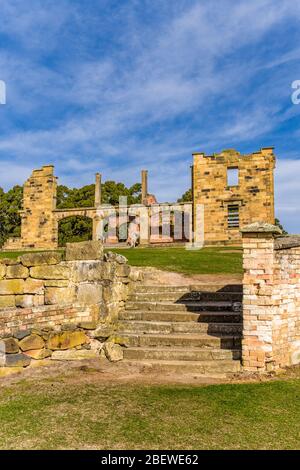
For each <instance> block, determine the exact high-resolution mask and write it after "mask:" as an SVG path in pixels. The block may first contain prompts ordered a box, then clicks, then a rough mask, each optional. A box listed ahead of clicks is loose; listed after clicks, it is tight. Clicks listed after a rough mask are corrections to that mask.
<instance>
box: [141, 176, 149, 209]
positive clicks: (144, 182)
mask: <svg viewBox="0 0 300 470" xmlns="http://www.w3.org/2000/svg"><path fill="white" fill-rule="evenodd" d="M147 196H148V171H147V170H142V204H144V203H145V200H146V199H147Z"/></svg>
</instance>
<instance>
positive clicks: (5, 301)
mask: <svg viewBox="0 0 300 470" xmlns="http://www.w3.org/2000/svg"><path fill="white" fill-rule="evenodd" d="M15 306H16V301H15V296H14V295H0V309H1V308H13V307H15Z"/></svg>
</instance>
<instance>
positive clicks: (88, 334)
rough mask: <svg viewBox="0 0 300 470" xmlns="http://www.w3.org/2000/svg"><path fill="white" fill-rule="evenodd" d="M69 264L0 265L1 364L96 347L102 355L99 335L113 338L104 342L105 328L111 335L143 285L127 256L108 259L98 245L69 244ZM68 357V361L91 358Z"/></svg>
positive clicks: (38, 260) (39, 257) (38, 257)
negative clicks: (131, 295) (130, 297)
mask: <svg viewBox="0 0 300 470" xmlns="http://www.w3.org/2000/svg"><path fill="white" fill-rule="evenodd" d="M66 259H67V261H64V260H63V259H62V254H60V253H53V252H43V253H28V254H26V255H23V256H21V257H20V258H19V259H16V260H5V259H4V260H0V344H2V346H3V344H4V349H5V351H3V347H2V353H3V352H4V353H5V354H4V359H3V357H0V360H4V362H5V365H6V366H7V367H23V366H27V365H29V364H30V362H31V360H42V359H45V358H47V357H51V358H52V359H53V358H54V357H53V356H55V358H56V359H60V360H64V358H65V357H66V354H61V355H60V354H59V353H56V354H55V355H54V354H53V351H64V350H68V349H70V350H72V349H73V348H77V349H78V348H80V349H81V348H82V347H84V348H85V349H86V350H87V351H91V348H92V346H93V348H94V350H97V351H98V353H99V351H100V349H101V347H102V343H101V341H100V342H99V341H98V340H97V339H96V336H97V331H98V329H99V328H102V336H101V340H102V342H104V341H105V340H106V339H108V338H109V336H110V334H109V333H108V334H107V337H105V334H103V326H105V328H104V330H105V331H108V330H109V329H111V328H112V327H108V326H109V325H113V324H114V323H117V318H118V314H119V311H120V310H121V309H123V308H124V303H125V301H126V299H127V296H128V293H129V291H130V288H131V285H132V283H134V282H139V281H140V274H139V272H138V271H136V270H134V269H133V268H132V269H131V268H130V267H129V266H128V264H127V260H126V259H125V258H124V257H123V256H120V255H117V254H114V253H107V254H104V253H103V248H102V245H101V244H100V242H87V243H83V244H81V243H78V244H70V245H68V246H67V249H66ZM101 325H102V326H101ZM98 343H99V344H98ZM96 346H97V347H98V349H97V347H96ZM98 353H97V354H98ZM68 354H69V356H68V358H67V359H66V360H71V358H73V359H76V358H77V359H80V357H79V356H81V358H88V357H91V355H92V353H91V352H89V353H87V352H81V353H79V352H77V353H75V354H74V351H73V352H71V353H68ZM68 354H67V355H68ZM0 356H1V354H0ZM2 365H3V364H2ZM0 375H1V374H0Z"/></svg>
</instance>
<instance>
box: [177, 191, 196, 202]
mask: <svg viewBox="0 0 300 470" xmlns="http://www.w3.org/2000/svg"><path fill="white" fill-rule="evenodd" d="M192 201H193V193H192V189H188V190H187V191H186V192H185V193H184V194H183V195H182V196H181V198H179V199H178V200H177V202H192Z"/></svg>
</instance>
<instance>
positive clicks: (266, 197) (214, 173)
mask: <svg viewBox="0 0 300 470" xmlns="http://www.w3.org/2000/svg"><path fill="white" fill-rule="evenodd" d="M274 168H275V156H274V153H273V148H264V149H261V150H260V151H258V152H255V153H252V154H250V155H241V154H240V153H239V152H237V151H235V150H225V151H223V152H221V153H220V154H214V155H211V156H209V155H205V154H204V153H197V154H194V165H193V181H194V183H193V185H194V187H193V193H194V210H195V208H196V206H195V205H196V204H203V205H204V219H205V220H204V224H205V225H204V232H205V237H204V238H205V243H206V244H226V243H229V244H230V243H236V242H238V243H240V242H241V234H240V227H243V226H244V225H247V224H250V223H253V222H256V221H262V222H266V223H270V224H274ZM228 169H238V185H236V186H229V185H228V178H227V173H228ZM228 206H230V207H232V206H238V211H239V226H238V227H232V228H230V227H229V225H228Z"/></svg>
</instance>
